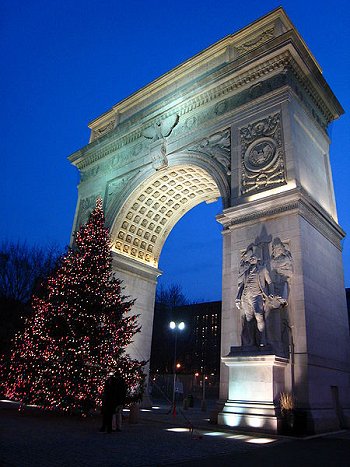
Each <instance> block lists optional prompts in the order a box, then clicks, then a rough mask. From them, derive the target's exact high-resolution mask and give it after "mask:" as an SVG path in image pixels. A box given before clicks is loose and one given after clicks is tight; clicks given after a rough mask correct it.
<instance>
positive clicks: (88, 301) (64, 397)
mask: <svg viewBox="0 0 350 467" xmlns="http://www.w3.org/2000/svg"><path fill="white" fill-rule="evenodd" d="M32 303H33V304H32V306H33V314H32V316H31V317H29V318H28V319H27V321H26V324H25V329H24V331H23V332H21V333H19V334H18V335H17V336H16V337H15V340H14V342H13V350H12V353H11V357H10V361H9V363H8V364H7V366H6V367H5V368H4V372H3V373H4V375H3V376H4V381H5V383H4V393H5V396H6V397H8V398H10V399H12V400H17V401H20V402H22V403H23V404H35V405H38V406H40V407H42V408H46V409H58V410H61V411H66V412H69V413H77V412H78V413H82V414H86V413H88V412H89V411H90V410H91V409H94V408H96V407H97V406H98V405H99V402H100V399H101V392H102V389H103V385H104V381H105V379H106V377H107V374H108V372H109V371H119V372H121V374H122V375H123V376H124V378H125V381H126V383H127V385H128V388H129V398H130V400H132V399H135V400H136V399H137V398H139V397H141V395H142V389H143V382H144V374H143V371H142V367H143V365H144V364H145V362H139V361H136V360H131V359H130V358H129V356H128V355H127V354H126V352H125V348H126V347H127V345H128V344H129V343H130V342H131V341H132V338H133V336H134V334H135V333H137V332H139V331H140V327H139V326H138V325H137V316H136V315H132V314H130V310H131V307H132V305H133V301H130V300H128V299H127V297H123V296H122V289H121V282H120V281H119V279H117V278H115V277H114V275H113V271H112V253H111V248H110V240H109V232H108V229H107V228H106V227H105V218H104V213H103V209H102V200H101V199H98V200H97V202H96V208H95V209H94V210H93V212H92V213H91V215H90V218H89V220H88V222H87V223H86V224H85V225H83V226H82V227H81V228H80V230H79V231H78V232H77V233H76V235H75V242H74V247H73V248H72V249H70V250H68V253H67V254H66V255H64V256H63V257H62V258H61V260H60V262H59V266H58V267H57V269H56V271H55V272H54V274H52V276H51V277H49V278H48V280H47V282H46V284H45V285H43V287H42V290H41V292H39V293H38V294H37V295H36V296H34V297H33V302H32Z"/></svg>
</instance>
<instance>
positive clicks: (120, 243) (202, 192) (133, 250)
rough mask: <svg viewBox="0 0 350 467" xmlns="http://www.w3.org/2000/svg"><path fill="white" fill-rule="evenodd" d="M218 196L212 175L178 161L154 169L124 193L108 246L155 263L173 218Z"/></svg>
mask: <svg viewBox="0 0 350 467" xmlns="http://www.w3.org/2000/svg"><path fill="white" fill-rule="evenodd" d="M219 197H220V192H219V189H218V186H217V184H216V182H215V181H214V179H213V177H212V176H211V175H209V173H208V172H206V171H205V170H204V169H202V168H201V167H197V166H195V165H188V164H182V165H177V166H172V167H168V168H167V169H165V170H161V171H159V172H156V173H155V174H154V175H153V176H151V177H149V178H148V179H147V180H145V181H143V182H142V183H141V184H140V185H139V186H138V187H137V188H136V189H135V190H134V191H133V193H132V194H131V195H130V196H129V197H128V199H127V200H126V202H125V203H124V205H123V206H122V208H121V210H120V211H119V213H118V215H117V217H116V219H115V221H114V224H113V226H112V228H111V240H112V250H113V251H115V252H117V253H119V254H121V255H124V256H127V257H129V258H133V259H135V260H136V261H139V262H142V263H145V264H148V265H150V266H153V267H157V266H158V261H159V256H160V253H161V250H162V247H163V245H164V242H165V240H166V238H167V236H168V235H169V233H170V231H171V229H172V228H173V227H174V225H175V224H176V223H177V221H178V220H179V219H180V218H181V217H182V216H183V215H184V214H185V213H186V212H188V211H189V210H190V209H192V208H193V207H194V206H196V205H197V204H199V203H201V202H203V201H206V202H212V201H215V200H216V199H217V198H219Z"/></svg>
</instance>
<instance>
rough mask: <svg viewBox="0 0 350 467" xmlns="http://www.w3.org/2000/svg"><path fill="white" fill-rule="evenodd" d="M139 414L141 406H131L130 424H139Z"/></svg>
mask: <svg viewBox="0 0 350 467" xmlns="http://www.w3.org/2000/svg"><path fill="white" fill-rule="evenodd" d="M139 414H140V404H132V405H131V406H130V412H129V423H133V424H136V423H138V422H139Z"/></svg>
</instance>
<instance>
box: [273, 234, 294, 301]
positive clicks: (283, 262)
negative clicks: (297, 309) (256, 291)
mask: <svg viewBox="0 0 350 467" xmlns="http://www.w3.org/2000/svg"><path fill="white" fill-rule="evenodd" d="M292 274H293V260H292V255H291V253H290V251H289V250H288V249H287V247H286V245H284V243H282V242H281V240H280V239H279V238H275V239H274V241H273V243H272V254H271V277H272V280H273V283H274V284H275V292H276V293H277V294H278V295H280V296H281V297H283V298H284V299H286V300H287V299H288V295H289V279H290V278H291V276H292Z"/></svg>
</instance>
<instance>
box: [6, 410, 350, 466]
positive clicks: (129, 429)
mask: <svg viewBox="0 0 350 467" xmlns="http://www.w3.org/2000/svg"><path fill="white" fill-rule="evenodd" d="M167 412H168V410H167V408H166V407H160V408H158V409H153V410H152V411H150V412H141V413H140V417H139V422H138V423H137V424H129V423H127V422H125V423H124V427H123V431H122V432H121V433H112V434H102V433H99V432H98V429H99V426H100V418H99V417H92V418H88V419H79V418H71V417H64V416H57V415H48V414H43V413H40V412H38V411H37V410H35V409H34V410H30V409H29V410H26V411H25V412H24V413H20V412H18V410H16V408H15V407H14V406H13V405H11V404H8V403H4V402H1V403H0V466H1V467H26V466H28V467H31V466H39V467H41V466H45V467H51V466H52V467H55V466H67V467H69V466H73V465H74V466H75V467H77V466H78V467H80V466H88V467H90V466H91V467H95V466H104V467H108V466H118V467H119V466H120V467H137V466H150V467H160V466H171V465H174V466H175V465H176V466H183V467H185V466H186V467H190V466H193V467H197V466H198V467H199V466H200V467H209V466H210V467H211V466H217V467H221V466H222V467H225V466H234V467H240V466H244V467H250V466H256V465H258V466H259V467H264V466H269V467H274V466H276V467H279V466H281V467H289V466H293V467H294V466H295V465H298V466H300V467H303V466H308V467H309V466H311V467H312V466H317V467H323V466H324V467H329V466H337V467H343V466H344V467H345V466H346V467H348V466H349V465H350V432H348V431H342V432H339V433H336V434H332V435H328V436H323V437H314V438H307V439H303V440H300V439H299V440H295V439H292V438H286V437H278V436H276V437H271V436H263V435H259V436H255V435H242V434H239V433H237V432H233V431H230V430H224V429H221V428H218V427H217V426H214V425H210V424H209V423H208V421H207V420H205V418H206V417H208V412H206V413H205V412H201V411H200V410H199V409H196V408H194V409H190V410H188V411H183V412H182V413H178V414H177V416H176V417H175V418H174V417H173V416H172V415H171V413H170V414H169V413H167ZM189 421H190V422H191V423H192V424H193V426H194V431H193V433H192V434H191V433H190V432H189V430H188V429H187V426H188V422H189Z"/></svg>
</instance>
